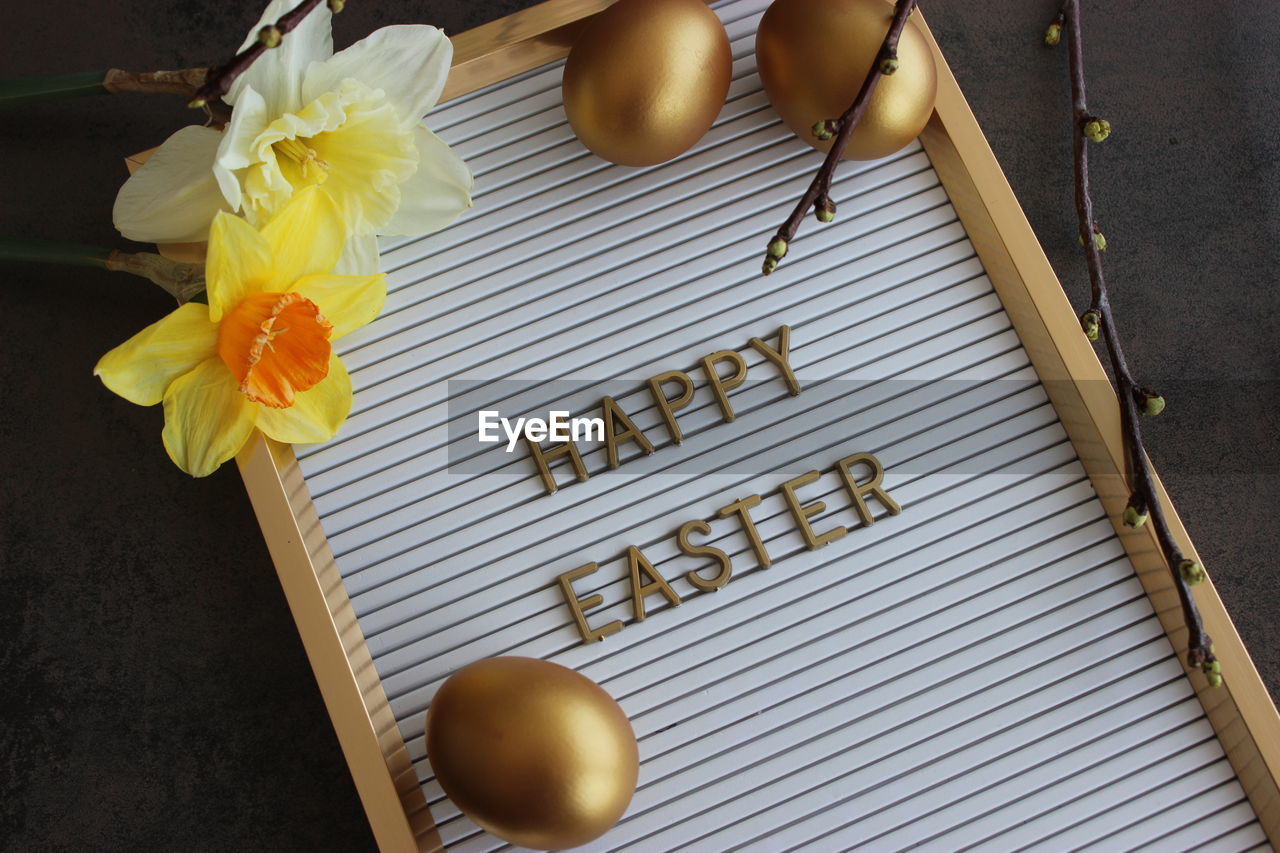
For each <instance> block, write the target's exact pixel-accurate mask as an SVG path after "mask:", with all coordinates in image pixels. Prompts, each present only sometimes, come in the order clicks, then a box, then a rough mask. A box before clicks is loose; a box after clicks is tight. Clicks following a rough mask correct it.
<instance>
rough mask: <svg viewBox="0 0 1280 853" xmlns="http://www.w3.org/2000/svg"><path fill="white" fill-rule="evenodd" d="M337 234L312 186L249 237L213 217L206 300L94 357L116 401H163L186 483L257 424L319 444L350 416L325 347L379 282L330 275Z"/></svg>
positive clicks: (374, 297) (337, 364) (343, 380)
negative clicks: (185, 475)
mask: <svg viewBox="0 0 1280 853" xmlns="http://www.w3.org/2000/svg"><path fill="white" fill-rule="evenodd" d="M345 238H346V231H345V229H344V226H343V220H342V216H341V212H340V211H339V209H338V207H337V205H336V203H335V202H334V201H333V199H332V198H331V197H330V196H329V195H327V194H325V193H323V192H322V191H321V190H320V188H318V187H309V188H306V189H303V190H302V191H300V192H298V193H295V194H294V196H293V199H292V201H291V202H290V203H289V204H288V205H287V206H285V208H284V209H283V210H282V211H281V213H280V214H279V215H278V216H276V217H275V218H274V219H272V220H271V221H270V222H268V223H267V224H266V226H264V227H263V228H262V230H261V231H258V230H256V229H254V228H253V226H251V225H250V224H249V223H247V222H246V221H245V220H243V219H241V218H240V217H238V216H232V215H231V214H229V213H219V214H218V215H217V216H216V217H215V218H214V220H213V226H212V228H211V229H210V232H209V257H208V260H207V261H206V265H205V279H206V286H207V293H208V297H209V304H208V305H201V304H197V303H192V302H188V303H187V304H185V305H182V306H180V307H179V308H178V310H176V311H174V312H173V313H172V314H170V315H168V316H167V317H165V318H163V319H162V320H160V321H159V322H156V323H153V324H152V325H150V326H148V327H147V328H145V329H143V330H142V331H141V332H139V333H138V334H136V335H134V336H133V337H132V338H130V339H129V340H128V341H126V342H125V343H123V344H121V345H120V346H118V347H116V348H115V349H113V350H111V352H109V353H107V354H106V355H104V356H103V357H102V360H101V361H99V362H98V366H97V367H95V368H94V373H95V374H96V375H97V376H99V377H101V378H102V381H103V383H104V384H105V385H106V386H107V387H108V388H110V389H111V390H112V391H114V392H115V393H117V394H119V395H120V396H121V397H124V398H125V399H126V400H129V401H131V402H134V403H137V404H139V405H142V406H154V405H155V404H156V403H160V402H163V403H164V432H163V435H162V437H163V439H164V446H165V449H166V450H168V452H169V457H170V458H171V459H173V461H174V463H175V464H176V465H177V466H178V467H179V468H181V469H182V470H183V471H186V472H187V473H188V474H191V475H193V476H196V477H203V476H205V475H206V474H210V473H212V472H213V471H214V470H215V469H217V467H218V466H219V465H221V464H222V463H223V462H225V461H227V460H228V459H230V458H231V457H232V456H234V455H235V454H236V452H237V451H239V449H240V448H241V446H243V445H244V443H245V440H246V439H248V438H249V435H250V433H251V432H252V431H253V428H254V427H255V426H256V427H257V428H258V429H261V430H262V431H263V432H264V433H266V434H267V435H269V436H271V437H272V438H274V439H277V440H279V441H284V442H289V443H314V442H320V441H327V440H329V439H330V438H332V437H333V436H334V434H335V433H336V432H337V430H338V427H339V426H341V424H342V422H343V421H344V420H346V417H347V413H348V412H350V411H351V379H350V377H349V376H348V375H347V371H346V368H344V367H343V366H342V362H341V361H339V360H338V357H337V356H336V355H335V354H334V353H333V348H332V342H333V341H335V340H337V339H338V338H340V337H342V336H343V335H345V334H347V333H348V332H350V331H352V330H353V329H357V328H359V327H360V326H363V325H364V324H366V323H368V322H369V321H370V320H372V319H373V318H374V317H376V316H377V315H378V312H379V311H381V310H382V303H383V300H384V299H385V298H386V293H387V287H386V281H385V278H384V276H382V275H381V274H375V275H359V276H357V275H337V274H334V273H331V272H330V270H332V269H333V267H334V265H335V264H336V263H337V261H338V255H339V254H340V253H341V252H342V246H343V241H344V239H345Z"/></svg>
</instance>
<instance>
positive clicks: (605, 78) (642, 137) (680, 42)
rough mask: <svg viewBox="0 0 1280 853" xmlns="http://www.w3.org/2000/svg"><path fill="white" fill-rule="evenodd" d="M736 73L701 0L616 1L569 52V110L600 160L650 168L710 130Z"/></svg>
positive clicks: (566, 88) (720, 27)
mask: <svg viewBox="0 0 1280 853" xmlns="http://www.w3.org/2000/svg"><path fill="white" fill-rule="evenodd" d="M732 70H733V56H732V54H731V53H730V51H729V36H728V35H727V34H726V33H725V31H724V25H722V24H721V23H720V19H719V18H717V17H716V14H715V12H713V11H711V10H710V9H709V8H707V4H706V3H704V2H702V0H619V2H617V3H615V4H614V5H612V6H610V7H609V8H607V9H605V10H604V11H603V12H601V13H600V14H598V15H596V16H595V17H594V18H593V19H592V20H591V22H590V23H588V24H587V26H586V28H585V29H584V30H583V31H582V33H581V35H579V36H578V39H577V41H576V42H574V45H573V49H572V50H570V51H569V59H568V61H567V62H566V63H565V66H564V84H563V92H564V110H565V113H566V114H567V115H568V117H569V124H570V126H572V127H573V132H574V133H576V134H577V135H578V139H580V140H581V141H582V144H583V145H585V146H587V148H589V149H591V151H593V152H594V153H595V154H597V155H598V156H600V157H602V158H604V159H605V160H608V161H610V162H611V163H617V164H619V165H621V166H652V165H655V164H657V163H664V162H666V161H667V160H670V159H672V158H673V157H676V156H678V155H680V154H683V153H684V152H685V151H688V150H689V149H690V148H691V147H693V144H694V143H695V142H697V141H698V140H699V139H701V138H702V137H703V136H704V135H705V134H706V132H707V131H708V130H709V129H710V128H711V124H712V122H714V121H715V118H716V116H717V115H719V114H720V108H721V107H723V106H724V98H725V95H726V94H727V93H728V91H729V78H730V76H731V73H732Z"/></svg>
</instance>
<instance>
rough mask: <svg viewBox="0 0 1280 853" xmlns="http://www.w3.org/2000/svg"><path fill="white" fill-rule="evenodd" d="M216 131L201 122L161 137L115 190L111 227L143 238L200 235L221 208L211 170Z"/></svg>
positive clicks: (185, 239) (195, 238)
mask: <svg viewBox="0 0 1280 853" xmlns="http://www.w3.org/2000/svg"><path fill="white" fill-rule="evenodd" d="M221 140H222V134H220V133H218V131H216V130H211V129H210V128H207V127H199V126H197V125H191V126H189V127H184V128H182V129H181V130H179V131H178V132H177V133H175V134H173V135H172V136H170V137H169V138H168V139H166V140H165V141H164V144H163V145H161V146H160V148H159V149H157V150H156V152H155V153H154V154H152V155H151V158H150V159H149V160H147V162H146V163H144V164H143V165H142V168H140V169H139V170H138V171H137V172H136V173H135V174H134V175H133V176H132V177H131V178H129V180H127V181H125V183H124V186H122V187H121V188H120V192H119V194H118V195H117V196H116V203H115V207H114V209H113V210H112V212H111V213H112V217H113V219H114V220H115V225H116V229H117V230H118V231H119V232H120V233H121V234H123V235H124V236H125V237H128V238H129V239H130V240H139V241H141V242H144V243H157V242H158V243H190V242H199V241H201V240H204V239H205V238H206V237H207V236H208V234H209V223H210V222H211V221H212V220H213V216H214V214H215V213H217V212H218V211H219V210H225V209H226V207H227V206H226V202H225V201H224V200H223V197H222V192H221V190H220V189H219V188H218V182H217V180H216V179H215V178H214V176H213V172H212V167H213V161H214V157H215V156H216V154H217V151H218V144H219V142H221Z"/></svg>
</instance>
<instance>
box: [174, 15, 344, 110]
mask: <svg viewBox="0 0 1280 853" xmlns="http://www.w3.org/2000/svg"><path fill="white" fill-rule="evenodd" d="M324 2H326V0H302V2H301V3H299V4H298V5H297V6H295V7H294V8H293V9H291V10H289V11H288V12H286V13H285V14H284V15H282V16H281V17H280V20H278V21H276V22H275V23H274V24H268V25H267V26H265V27H263V28H262V29H261V30H259V31H258V37H257V38H256V39H255V40H254V42H253V44H251V45H249V46H248V47H246V48H245V49H244V50H242V51H240V52H239V53H237V54H236V55H235V56H233V57H232V58H231V59H230V60H229V61H228V62H227V63H226V64H225V65H220V66H218V67H217V68H216V69H215V70H213V71H212V72H211V73H210V75H209V79H208V80H207V81H206V82H205V84H204V85H203V86H201V87H200V89H199V90H198V91H197V92H196V96H195V98H193V99H192V101H191V104H190V105H191V106H193V107H203V106H205V105H206V104H210V103H212V102H214V101H216V100H218V99H219V98H221V97H222V96H223V95H225V94H227V92H228V91H230V90H231V84H232V83H234V82H235V80H236V78H237V77H239V76H240V75H241V74H243V73H244V72H245V71H248V70H249V66H250V65H253V63H254V62H255V61H257V59H258V57H260V56H262V54H264V53H266V52H267V51H268V50H270V49H271V48H274V47H278V46H279V45H280V41H281V40H282V39H283V38H284V37H285V36H286V35H288V34H289V33H290V32H292V31H293V30H294V29H296V28H297V26H298V25H299V24H300V23H302V19H303V18H305V17H307V15H309V14H311V13H312V11H314V10H315V9H316V7H318V6H319V5H320V4H321V3H324ZM343 2H344V0H328V4H329V8H330V9H332V10H333V11H335V12H338V11H341V9H342V5H343Z"/></svg>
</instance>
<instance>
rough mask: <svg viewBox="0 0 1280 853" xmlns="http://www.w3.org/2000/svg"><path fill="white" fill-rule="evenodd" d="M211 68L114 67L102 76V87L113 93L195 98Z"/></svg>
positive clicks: (207, 77)
mask: <svg viewBox="0 0 1280 853" xmlns="http://www.w3.org/2000/svg"><path fill="white" fill-rule="evenodd" d="M211 70H212V69H210V68H183V69H182V70H180V71H122V70H121V69H119V68H112V69H110V70H108V71H107V73H106V76H105V77H103V78H102V88H104V89H106V90H107V91H108V92H111V93H112V94H116V93H119V92H148V93H159V94H166V95H182V96H183V97H185V98H188V99H190V98H193V97H195V94H196V92H197V91H199V90H200V87H201V86H203V85H204V84H205V83H206V82H207V81H208V79H209V72H210V71H211Z"/></svg>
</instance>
